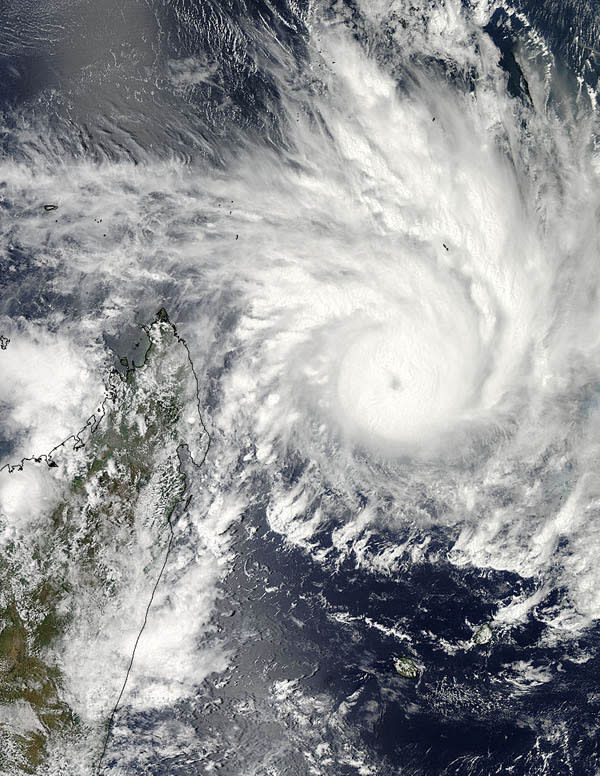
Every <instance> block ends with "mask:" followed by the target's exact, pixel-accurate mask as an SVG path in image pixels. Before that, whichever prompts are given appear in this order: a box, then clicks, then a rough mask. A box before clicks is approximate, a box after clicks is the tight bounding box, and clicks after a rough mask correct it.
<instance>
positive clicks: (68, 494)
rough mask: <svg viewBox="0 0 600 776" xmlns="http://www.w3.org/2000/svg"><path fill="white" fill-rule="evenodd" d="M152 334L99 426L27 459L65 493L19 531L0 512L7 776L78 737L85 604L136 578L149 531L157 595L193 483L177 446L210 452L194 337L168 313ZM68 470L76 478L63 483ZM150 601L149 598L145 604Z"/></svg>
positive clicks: (37, 767) (0, 726)
mask: <svg viewBox="0 0 600 776" xmlns="http://www.w3.org/2000/svg"><path fill="white" fill-rule="evenodd" d="M146 333H147V334H148V338H149V341H150V345H149V348H148V351H147V352H146V357H145V361H144V363H143V365H142V366H141V367H137V368H130V369H128V370H127V372H126V374H125V376H124V377H122V376H121V375H119V374H118V373H117V372H116V371H114V372H113V373H112V374H111V375H110V379H109V386H108V394H107V398H106V400H105V402H104V404H103V408H102V409H103V416H102V417H101V419H100V420H99V422H98V423H97V424H93V425H91V426H90V425H88V426H87V427H86V429H85V430H84V431H83V432H82V434H83V437H82V436H81V435H80V436H79V437H78V438H76V439H75V441H74V442H73V441H70V442H68V443H65V445H64V446H63V447H61V448H60V449H58V450H57V451H56V452H53V453H52V460H50V459H48V460H46V461H45V463H44V462H42V463H32V462H28V463H24V466H44V465H46V464H48V465H50V466H52V467H53V468H52V472H53V476H55V477H56V478H58V482H59V484H60V487H61V489H62V494H63V495H62V498H61V500H60V502H59V504H58V505H56V506H55V508H54V509H53V510H51V512H50V514H40V515H39V519H38V520H36V521H35V523H34V524H33V525H29V526H28V527H27V529H26V530H23V533H22V535H19V534H18V532H17V533H16V535H15V530H14V529H13V530H12V531H10V530H7V529H8V521H7V519H6V518H5V517H4V516H2V515H0V520H1V524H0V538H4V537H3V536H2V535H3V534H4V535H5V537H7V538H6V539H5V540H4V541H2V542H1V543H0V712H1V713H0V740H2V743H3V745H2V747H0V772H1V773H3V774H14V773H31V774H42V773H43V772H44V763H45V760H46V757H47V747H48V742H49V741H50V739H51V737H53V736H54V737H56V736H62V737H69V736H77V735H79V734H80V733H81V721H80V720H79V719H78V718H77V715H76V714H75V713H74V711H73V710H72V709H71V708H69V706H68V704H67V703H66V701H65V700H64V692H63V690H64V686H65V681H66V677H64V676H63V675H62V673H61V668H60V659H59V657H58V656H59V654H60V645H61V642H62V641H63V640H64V639H68V638H69V631H70V628H71V627H72V626H73V625H74V624H75V620H76V618H77V616H80V612H81V611H82V607H81V605H80V603H81V600H89V601H94V602H96V601H98V602H100V603H98V607H100V608H101V606H102V603H101V602H103V601H110V600H111V599H114V598H115V597H117V596H118V594H119V590H120V589H122V587H123V586H124V585H127V581H128V578H127V569H126V565H125V563H124V561H123V560H122V559H123V558H124V557H126V556H127V555H131V553H135V552H136V547H137V543H138V532H139V531H140V530H143V531H144V532H145V536H147V535H148V534H150V536H151V538H152V542H151V547H150V550H149V553H150V558H151V560H150V563H148V564H147V573H148V579H149V586H148V591H149V593H150V590H151V588H152V583H153V581H154V580H155V579H156V571H157V568H159V567H160V566H161V564H162V562H163V560H164V557H165V552H166V549H167V547H168V546H169V541H170V536H171V532H172V528H171V523H170V521H171V517H172V515H173V512H174V510H175V509H176V508H177V506H178V504H180V503H181V502H182V499H183V498H184V494H185V490H186V481H185V476H184V474H183V472H182V469H181V462H180V458H179V451H180V448H181V446H182V445H185V446H189V449H190V451H191V452H192V453H193V452H196V455H199V452H198V451H200V453H201V452H202V450H203V449H204V450H206V444H207V435H206V433H205V430H204V427H203V425H202V421H201V418H200V415H199V413H198V404H197V382H196V376H195V374H194V372H193V367H192V364H191V362H190V360H189V354H188V351H187V348H186V347H185V344H184V343H183V341H182V340H181V339H180V338H179V337H178V335H177V332H176V330H175V328H174V327H173V326H172V324H171V323H170V322H169V320H168V317H167V315H166V313H165V312H164V311H161V313H160V314H159V315H158V316H157V319H156V320H155V321H154V323H153V324H152V325H150V326H148V327H146ZM69 469H70V470H71V471H73V469H74V470H75V473H74V474H72V476H70V477H69V476H67V477H66V478H65V474H66V472H67V471H69ZM0 476H5V477H11V476H18V471H14V472H12V473H10V472H7V471H4V472H2V473H1V474H0ZM17 528H18V526H17ZM147 552H148V551H147ZM147 552H146V556H144V557H146V559H147ZM123 553H124V554H123ZM147 604H148V601H146V600H144V601H140V609H141V611H143V610H144V609H145V607H146V606H147ZM90 610H91V611H93V607H90ZM115 700H116V699H115ZM17 712H18V713H17ZM11 719H12V720H16V723H15V722H11ZM19 719H21V722H20V723H19V722H18V721H19ZM23 720H24V721H23ZM17 723H18V724H17ZM27 726H29V728H31V729H27Z"/></svg>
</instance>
